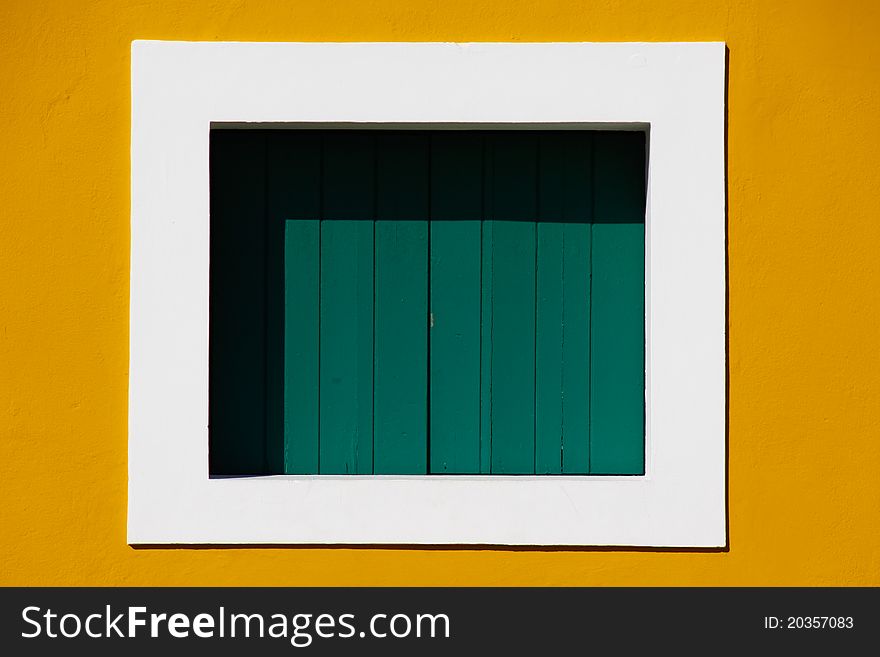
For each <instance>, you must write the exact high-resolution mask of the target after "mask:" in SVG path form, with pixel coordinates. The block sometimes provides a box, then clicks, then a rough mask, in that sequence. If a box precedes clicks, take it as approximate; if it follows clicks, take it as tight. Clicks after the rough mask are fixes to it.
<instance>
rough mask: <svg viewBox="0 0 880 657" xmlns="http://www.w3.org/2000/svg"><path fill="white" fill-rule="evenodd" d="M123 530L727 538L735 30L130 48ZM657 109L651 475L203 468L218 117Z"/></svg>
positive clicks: (551, 122) (434, 539) (137, 539)
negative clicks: (671, 37)
mask: <svg viewBox="0 0 880 657" xmlns="http://www.w3.org/2000/svg"><path fill="white" fill-rule="evenodd" d="M131 71H132V116H131V342H130V348H131V352H130V359H131V360H130V386H129V496H128V542H129V543H131V544H169V543H170V544H214V543H218V544H239V543H241V544H461V545H463V544H488V545H595V546H600V545H602V546H656V547H705V548H712V547H714V548H717V547H723V546H725V545H726V543H727V532H726V502H725V491H726V481H725V459H726V457H725V421H726V417H725V407H726V405H725V394H726V387H725V327H726V316H725V181H724V90H725V46H724V44H723V43H540V44H537V43H528V44H523V43H519V44H512V43H493V44H488V43H470V44H448V43H447V44H442V43H216V42H215V43H202V42H198V43H192V42H162V41H135V42H133V43H132V61H131ZM227 122H228V123H240V124H243V125H244V124H255V123H271V124H300V125H322V126H324V127H333V126H345V125H349V126H350V125H357V126H360V127H363V126H365V125H366V126H375V127H381V126H386V125H414V126H416V127H424V128H433V127H437V126H446V127H456V126H459V127H467V126H469V125H482V126H483V127H485V126H487V125H490V126H494V125H499V126H502V127H517V126H528V127H532V128H534V127H541V126H546V127H552V128H560V127H563V128H564V127H569V126H571V127H591V128H608V127H615V128H618V129H619V128H631V129H644V128H645V126H649V130H650V133H649V143H650V144H649V172H648V194H647V218H646V240H645V241H646V248H645V258H646V268H645V271H646V295H645V296H646V298H645V304H646V305H645V307H646V325H645V334H646V400H645V401H646V445H645V467H646V471H645V475H644V476H543V477H542V476H516V477H512V476H496V475H493V476H476V475H475V476H464V475H460V476H437V475H431V476H330V475H319V476H265V477H237V478H236V477H233V478H211V477H209V474H208V257H209V248H208V238H209V225H210V222H209V185H208V182H209V171H208V137H209V130H210V128H211V126H212V124H216V123H227Z"/></svg>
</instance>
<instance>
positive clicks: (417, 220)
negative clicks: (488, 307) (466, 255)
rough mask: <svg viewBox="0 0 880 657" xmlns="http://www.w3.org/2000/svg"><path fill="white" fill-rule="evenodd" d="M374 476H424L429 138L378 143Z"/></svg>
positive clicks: (410, 136)
mask: <svg viewBox="0 0 880 657" xmlns="http://www.w3.org/2000/svg"><path fill="white" fill-rule="evenodd" d="M376 161H377V172H376V173H377V189H376V203H377V211H376V253H375V263H376V272H375V276H376V301H375V303H376V307H375V362H374V368H375V373H374V376H375V389H374V395H375V397H374V408H375V416H374V433H373V449H374V469H373V471H374V472H375V473H376V474H426V473H427V471H428V465H427V461H428V408H427V406H428V299H427V297H428V221H427V219H428V186H429V174H428V138H427V136H426V135H423V134H421V135H419V134H414V133H405V134H386V135H381V136H379V137H378V138H377V157H376Z"/></svg>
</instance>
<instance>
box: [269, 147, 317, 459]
mask: <svg viewBox="0 0 880 657" xmlns="http://www.w3.org/2000/svg"><path fill="white" fill-rule="evenodd" d="M267 138H268V140H269V141H268V171H267V175H268V180H267V185H266V193H267V203H268V209H269V211H268V239H267V242H268V244H267V249H268V250H267V253H268V258H267V276H266V285H267V301H268V307H267V336H268V343H267V349H268V357H267V378H268V385H267V391H268V400H267V401H268V405H267V427H268V428H267V444H268V445H270V449H269V450H268V453H269V454H270V455H275V454H277V453H279V452H280V455H281V456H282V457H283V458H282V462H281V463H280V464H277V465H276V464H275V462H274V461H273V460H272V459H271V458H270V470H271V471H273V472H284V473H286V474H317V472H318V325H319V281H318V278H319V276H318V274H319V261H320V252H319V232H320V222H319V217H320V209H321V185H320V180H321V140H320V136H319V135H318V134H317V133H313V132H298V131H291V130H280V131H272V132H270V133H268V134H267ZM279 397H280V400H279ZM276 436H277V437H278V438H277V440H283V444H282V449H281V450H280V451H279V450H276V449H274V445H275V441H276ZM279 468H280V469H279Z"/></svg>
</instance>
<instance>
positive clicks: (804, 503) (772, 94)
mask: <svg viewBox="0 0 880 657" xmlns="http://www.w3.org/2000/svg"><path fill="white" fill-rule="evenodd" d="M878 28H880V3H876V2H873V1H871V0H861V1H858V0H834V1H832V0H824V1H817V0H800V1H796V0H789V1H782V0H775V1H772V0H771V1H768V0H729V1H727V2H722V1H709V0H665V1H664V2H656V1H655V0H617V1H612V0H592V1H587V0H584V1H580V2H577V1H575V0H531V1H524V0H451V1H449V2H444V3H438V2H436V1H435V0H336V1H335V2H329V3H328V2H326V1H324V0H299V1H294V2H278V1H277V0H276V1H256V0H254V1H251V2H243V1H240V0H238V1H236V0H193V1H190V2H170V1H169V2H145V1H143V0H136V1H134V0H92V1H91V2H83V1H78V0H77V1H75V0H57V1H55V2H48V1H46V0H4V2H2V3H0V126H2V139H0V495H2V499H0V584H42V585H49V584H61V585H63V584H94V585H102V584H111V585H133V584H139V585H146V584H157V585H160V584H179V585H186V584H291V585H293V584H303V585H306V584H307V585H331V584H333V585H344V584H377V585H393V584H453V585H465V584H490V585H508V584H511V585H512V584H523V585H532V584H534V585H558V584H579V585H594V584H597V585H598V584H667V585H677V584H722V585H724V584H728V585H747V584H792V585H813V584H874V585H878V584H880V531H878V524H880V476H878V470H880V404H878V401H877V393H878V390H880V349H878V348H877V344H876V343H877V331H878V326H880V258H878V257H877V244H878V242H880V220H878V219H880V211H878V205H880V201H878V199H880V166H878V156H880V133H878V131H877V129H876V120H877V117H878V116H880V41H878V39H877V37H876V34H877V31H878ZM132 39H191V40H263V41H286V40H291V41H676V40H683V41H688V40H723V41H726V42H727V44H728V46H729V48H730V70H729V90H728V91H729V132H728V136H729V158H728V172H729V181H728V193H729V208H730V210H729V232H728V237H729V270H730V289H729V316H730V330H729V338H730V417H729V423H730V485H729V492H730V550H729V551H728V552H712V553H691V552H651V551H627V552H615V551H602V550H594V551H589V550H588V551H545V552H540V551H537V552H536V551H519V550H518V551H503V550H457V551H445V550H387V549H377V550H374V549H199V550H191V549H161V550H156V549H137V550H136V549H133V548H131V547H128V546H127V545H126V543H125V506H126V458H127V455H126V449H127V447H126V441H127V437H126V428H127V418H126V412H127V411H126V406H127V361H128V265H129V256H128V253H129V224H128V222H129V214H128V213H129V45H130V42H131V40H132Z"/></svg>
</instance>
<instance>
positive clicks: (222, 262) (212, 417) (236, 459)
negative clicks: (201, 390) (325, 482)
mask: <svg viewBox="0 0 880 657" xmlns="http://www.w3.org/2000/svg"><path fill="white" fill-rule="evenodd" d="M210 160H211V161H210V166H211V191H210V194H211V244H210V250H211V265H210V317H211V322H210V329H209V332H210V336H209V343H210V351H209V375H208V378H209V390H210V397H209V399H210V401H209V411H208V422H209V427H210V450H209V453H210V457H209V460H210V471H211V473H212V474H260V473H264V472H266V470H267V463H266V453H265V437H266V414H265V410H266V409H265V398H266V397H265V394H266V316H265V315H266V297H265V279H266V270H265V264H266V260H265V256H266V224H265V214H266V204H265V197H266V195H265V185H266V179H265V173H266V167H265V164H266V141H265V135H263V134H262V133H260V132H257V131H248V132H244V131H232V130H215V131H212V132H211V153H210Z"/></svg>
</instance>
